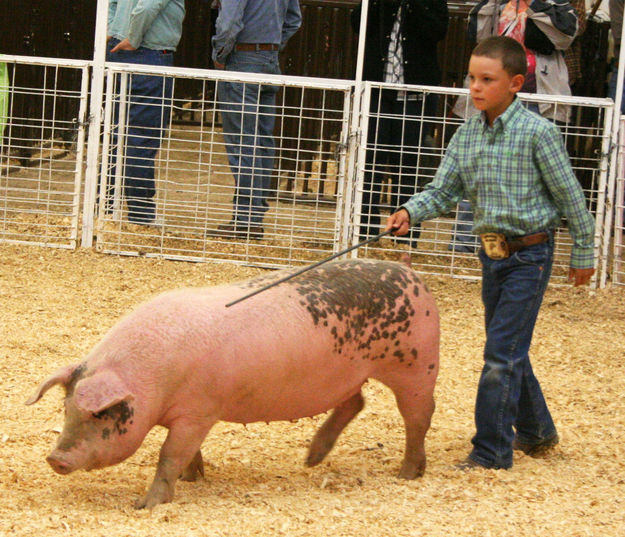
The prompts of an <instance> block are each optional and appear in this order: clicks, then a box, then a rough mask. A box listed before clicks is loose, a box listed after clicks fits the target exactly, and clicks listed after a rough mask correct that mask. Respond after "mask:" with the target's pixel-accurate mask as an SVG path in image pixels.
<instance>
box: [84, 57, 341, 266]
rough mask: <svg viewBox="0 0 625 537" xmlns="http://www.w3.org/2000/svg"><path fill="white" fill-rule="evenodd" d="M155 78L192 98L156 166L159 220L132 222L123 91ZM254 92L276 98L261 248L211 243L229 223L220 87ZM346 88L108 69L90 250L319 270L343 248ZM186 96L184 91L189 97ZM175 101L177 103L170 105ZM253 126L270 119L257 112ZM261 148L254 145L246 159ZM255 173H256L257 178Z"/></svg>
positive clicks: (175, 117)
mask: <svg viewBox="0 0 625 537" xmlns="http://www.w3.org/2000/svg"><path fill="white" fill-rule="evenodd" d="M140 74H141V75H145V74H151V75H154V76H163V77H165V76H167V77H171V78H172V79H173V82H174V86H175V84H177V83H179V82H181V81H183V82H184V84H185V87H186V88H191V94H190V96H189V97H186V98H184V99H179V100H174V102H173V106H172V107H171V126H170V128H169V129H168V130H167V131H166V132H165V133H164V135H163V136H162V138H161V139H160V140H159V142H160V151H159V153H158V155H157V157H156V163H155V164H156V166H155V168H156V191H157V194H156V200H157V219H156V221H155V225H149V226H145V225H137V224H133V223H131V222H130V221H129V219H128V213H127V204H126V200H125V196H124V185H125V181H126V177H124V169H125V168H124V162H125V159H126V152H127V150H128V149H129V141H128V137H127V118H128V110H129V104H130V102H129V98H128V87H130V85H131V83H132V77H133V76H137V75H140ZM224 80H228V81H230V82H237V83H241V84H243V85H244V91H254V92H256V91H258V90H259V87H260V85H263V86H274V87H276V89H278V96H277V101H276V106H275V109H274V111H273V113H272V114H273V117H274V119H275V123H276V127H275V131H274V132H275V136H274V140H275V158H274V163H275V167H274V170H273V175H272V184H271V188H270V189H269V205H270V209H269V211H268V212H267V213H266V214H265V217H264V222H263V227H264V235H263V237H262V240H256V239H255V238H254V237H244V238H241V239H236V238H228V237H215V236H214V235H213V233H214V232H215V231H216V230H217V228H218V226H219V225H223V224H226V223H228V222H229V220H230V219H231V217H232V198H233V195H234V194H235V186H234V179H233V175H232V169H231V167H230V165H229V161H228V157H227V151H226V147H225V145H224V139H223V134H222V129H221V120H220V114H219V109H220V106H221V105H222V103H220V102H219V95H218V93H217V91H216V88H217V84H218V82H219V81H224ZM351 89H352V84H351V82H345V81H336V80H322V79H306V78H295V77H286V76H273V77H269V76H263V75H258V74H250V73H234V72H215V71H206V70H193V69H182V68H175V69H171V68H170V69H163V68H158V67H148V66H136V65H123V64H107V83H106V92H105V98H104V126H103V138H102V158H101V168H100V173H99V176H100V177H101V178H102V180H101V181H100V182H99V186H98V192H99V195H98V197H97V200H98V201H97V206H96V207H94V215H97V218H96V220H95V232H96V248H97V249H98V250H99V251H101V252H107V253H114V254H124V255H146V256H156V257H163V258H168V259H182V260H191V261H209V260H210V261H223V262H229V263H241V264H250V265H256V266H265V267H283V266H292V265H297V264H301V263H308V262H310V261H314V260H318V259H320V258H323V257H325V256H326V255H328V254H329V253H332V252H333V251H336V250H337V249H338V248H339V236H340V227H341V225H342V223H343V218H342V217H343V210H344V203H343V189H344V182H343V181H342V177H344V175H345V173H344V167H345V156H346V149H345V147H346V141H347V136H348V122H349V111H350V103H351ZM187 91H189V89H187ZM175 94H176V93H175V91H174V95H175ZM256 113H257V114H258V115H257V118H258V119H262V117H261V116H262V114H265V115H266V114H267V113H268V112H267V111H264V112H263V111H258V112H256ZM260 143H262V142H261V141H256V142H253V144H254V147H251V150H252V151H256V149H258V144H260ZM255 171H258V170H255Z"/></svg>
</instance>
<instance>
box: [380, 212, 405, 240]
mask: <svg viewBox="0 0 625 537" xmlns="http://www.w3.org/2000/svg"><path fill="white" fill-rule="evenodd" d="M389 229H392V230H394V231H393V235H395V236H397V235H405V234H406V233H408V231H410V215H409V214H408V211H407V210H406V209H404V208H401V209H399V211H397V212H396V213H393V214H392V215H391V216H389V217H388V220H387V221H386V228H385V231H388V230H389Z"/></svg>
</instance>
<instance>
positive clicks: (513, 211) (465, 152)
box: [404, 98, 595, 268]
mask: <svg viewBox="0 0 625 537" xmlns="http://www.w3.org/2000/svg"><path fill="white" fill-rule="evenodd" d="M462 199H468V200H469V201H470V203H471V207H472V209H473V217H474V232H475V233H485V232H498V233H503V234H505V235H506V236H508V237H517V236H521V235H527V234H530V233H534V232H538V231H543V230H547V229H555V228H556V227H558V226H559V225H560V221H561V218H562V216H565V217H566V219H567V221H568V227H569V232H570V234H571V237H572V238H573V249H572V252H571V267H573V268H592V266H593V262H594V256H593V237H594V229H595V224H594V221H593V218H592V216H591V215H590V213H589V212H588V209H587V208H586V200H585V198H584V193H583V191H582V188H581V186H580V184H579V182H578V181H577V179H576V177H575V175H574V174H573V170H572V169H571V163H570V161H569V156H568V153H567V152H566V149H565V147H564V143H563V140H562V136H561V134H560V131H559V130H558V128H557V127H556V126H555V125H554V124H552V123H550V122H549V121H547V120H546V119H544V118H542V117H540V116H539V115H538V114H536V113H534V112H530V111H529V110H527V109H525V108H524V107H523V105H522V104H521V103H520V101H519V100H518V99H517V98H515V99H514V101H513V102H512V104H511V105H510V106H509V107H508V109H507V110H506V111H505V112H504V113H503V114H502V115H501V116H499V117H498V118H497V119H496V120H495V122H494V124H493V126H492V127H490V126H489V125H488V123H487V121H486V120H485V117H484V115H483V114H477V115H475V116H473V117H471V118H469V119H468V120H467V122H466V123H464V124H463V125H462V126H461V127H460V128H459V129H458V131H457V132H456V133H455V134H454V136H453V138H452V139H451V142H450V143H449V147H448V148H447V151H446V153H445V157H444V158H443V161H442V162H441V165H440V166H439V168H438V170H437V172H436V175H435V177H434V180H433V181H432V182H431V183H430V184H429V185H428V186H427V187H426V189H425V190H424V191H423V192H421V193H420V194H417V195H415V196H413V197H412V198H411V199H410V200H409V201H408V202H407V203H406V204H405V205H404V208H405V209H406V210H407V211H408V213H409V214H410V219H411V223H412V224H415V223H417V222H422V221H424V220H429V219H431V218H435V217H436V216H439V215H440V214H444V213H446V212H449V211H451V210H452V209H453V208H454V207H455V205H456V203H457V202H458V201H460V200H462Z"/></svg>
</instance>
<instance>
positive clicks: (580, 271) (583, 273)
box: [569, 268, 595, 287]
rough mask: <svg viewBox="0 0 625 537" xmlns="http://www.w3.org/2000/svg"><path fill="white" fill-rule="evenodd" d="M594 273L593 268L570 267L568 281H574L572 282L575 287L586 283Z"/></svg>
mask: <svg viewBox="0 0 625 537" xmlns="http://www.w3.org/2000/svg"><path fill="white" fill-rule="evenodd" d="M594 273H595V269H594V268H577V269H576V268H570V269H569V282H575V283H574V284H573V285H574V286H575V287H578V286H580V285H586V284H587V283H588V282H589V281H590V278H592V275H593V274H594Z"/></svg>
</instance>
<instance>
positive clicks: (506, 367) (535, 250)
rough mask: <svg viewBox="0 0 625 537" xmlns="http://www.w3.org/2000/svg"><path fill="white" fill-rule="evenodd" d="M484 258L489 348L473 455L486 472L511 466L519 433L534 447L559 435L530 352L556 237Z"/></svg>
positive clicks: (524, 440) (479, 392) (483, 371)
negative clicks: (508, 253) (500, 256)
mask: <svg viewBox="0 0 625 537" xmlns="http://www.w3.org/2000/svg"><path fill="white" fill-rule="evenodd" d="M479 257H480V260H481V262H482V301H483V303H484V310H485V321H486V346H485V348H484V368H483V370H482V375H481V377H480V381H479V385H478V392H477V400H476V404H475V425H476V429H477V432H476V434H475V436H474V438H473V440H472V443H473V451H472V452H471V454H470V455H469V457H470V458H471V459H472V460H474V461H476V462H478V463H480V464H481V465H482V466H485V467H487V468H510V467H511V466H512V441H513V440H514V437H515V432H514V429H516V437H517V439H518V440H519V441H521V442H523V443H526V444H530V445H532V444H536V443H539V442H541V441H542V440H544V439H546V438H549V437H551V436H553V435H554V434H555V433H556V428H555V425H554V423H553V420H552V418H551V414H550V413H549V409H548V408H547V403H546V402H545V398H544V397H543V393H542V390H541V388H540V384H539V383H538V380H537V379H536V377H535V376H534V372H533V371H532V365H531V364H530V359H529V354H528V353H529V348H530V343H531V341H532V333H533V331H534V326H535V324H536V318H537V316H538V310H539V309H540V305H541V302H542V299H543V295H544V293H545V289H546V288H547V283H548V281H549V276H550V275H551V267H552V263H553V236H552V237H551V240H550V241H549V242H546V243H543V244H536V245H534V246H529V247H527V248H524V249H523V250H520V251H518V252H516V253H514V254H512V255H511V256H510V257H509V258H507V259H503V260H499V261H495V260H493V259H490V258H489V257H488V256H487V255H486V254H485V253H484V251H483V249H482V250H480V252H479Z"/></svg>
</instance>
